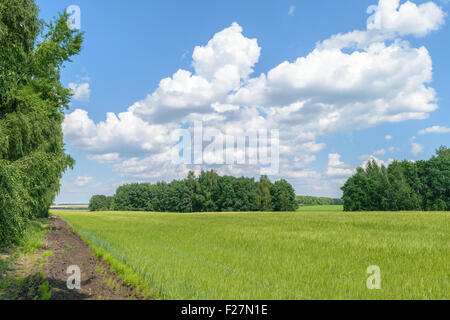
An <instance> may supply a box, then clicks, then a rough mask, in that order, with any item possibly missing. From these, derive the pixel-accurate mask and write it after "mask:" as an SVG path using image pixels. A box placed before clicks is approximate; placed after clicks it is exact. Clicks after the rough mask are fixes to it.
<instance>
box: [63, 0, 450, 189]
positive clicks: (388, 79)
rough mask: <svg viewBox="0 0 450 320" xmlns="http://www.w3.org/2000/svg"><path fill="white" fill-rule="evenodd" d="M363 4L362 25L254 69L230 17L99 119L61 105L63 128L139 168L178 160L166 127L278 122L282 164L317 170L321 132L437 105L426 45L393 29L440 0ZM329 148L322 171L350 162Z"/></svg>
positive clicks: (437, 16) (345, 170)
mask: <svg viewBox="0 0 450 320" xmlns="http://www.w3.org/2000/svg"><path fill="white" fill-rule="evenodd" d="M369 13H370V14H371V16H370V17H369V19H368V22H367V28H366V30H354V31H352V32H349V33H344V34H337V35H333V36H331V37H330V38H328V39H325V40H323V41H321V42H318V43H317V45H316V46H315V48H314V49H313V50H312V51H311V52H310V53H309V54H307V55H306V56H304V57H298V58H297V59H295V60H293V61H284V62H281V63H280V64H278V65H276V66H274V67H273V68H272V69H270V70H268V71H267V72H266V73H262V74H259V75H253V70H254V67H255V65H256V63H257V62H258V61H259V57H260V53H261V48H260V47H259V45H258V41H257V39H254V38H251V37H247V36H246V35H244V30H243V28H242V27H241V26H240V25H239V24H238V23H236V22H235V23H232V24H231V26H230V27H228V28H226V29H224V30H222V31H219V32H217V33H216V34H215V35H214V36H213V37H212V39H210V40H209V41H208V42H207V43H206V44H204V45H202V46H196V47H195V48H194V50H193V54H192V66H193V70H183V69H180V70H178V71H177V72H175V73H174V74H173V75H172V76H170V77H167V78H165V79H162V80H161V81H160V83H159V86H158V88H157V89H156V90H154V91H153V92H151V93H149V94H148V95H147V97H145V98H144V99H142V100H140V101H137V102H135V103H134V104H133V105H132V106H130V107H129V108H128V110H127V111H125V112H123V113H119V114H118V115H115V114H113V113H108V114H107V115H106V120H105V121H101V122H99V123H94V121H92V120H91V119H90V118H89V116H88V114H87V112H86V111H83V110H75V111H74V112H73V113H71V114H69V115H67V116H66V119H65V121H64V125H63V129H64V134H65V138H66V140H67V141H68V143H69V144H70V145H72V146H74V147H76V148H78V149H80V150H82V151H85V152H87V153H88V154H89V157H90V158H91V159H95V160H97V161H103V162H105V161H110V162H117V163H116V164H115V165H114V168H115V169H116V170H117V171H118V172H120V173H123V174H126V175H133V176H142V177H146V178H148V177H160V176H162V175H164V174H166V175H171V176H173V175H176V172H184V170H186V168H183V167H177V166H174V165H173V164H172V163H171V161H170V160H169V158H168V155H169V154H170V152H169V150H170V148H171V146H172V145H173V144H174V143H176V141H173V139H172V138H171V133H172V132H173V131H174V130H176V129H179V128H186V127H190V125H191V124H192V122H193V121H195V120H201V121H203V122H204V125H205V126H210V127H213V128H216V129H218V130H220V131H221V132H227V130H231V131H234V132H237V131H239V130H243V131H245V130H250V129H255V130H257V129H260V128H264V129H267V130H271V129H280V155H281V162H282V165H281V172H282V173H286V174H287V173H289V175H292V176H295V177H298V178H299V179H301V178H305V179H306V177H311V176H313V175H314V174H316V173H317V172H315V171H314V170H313V169H311V168H308V167H307V165H308V164H309V163H311V162H313V161H314V160H315V159H316V156H315V154H317V153H318V152H319V151H320V150H323V148H324V147H325V145H324V144H323V143H321V142H320V141H319V139H320V138H322V137H325V136H330V135H332V134H334V133H336V132H344V131H351V130H359V129H365V128H369V127H372V126H375V125H378V124H381V123H386V122H400V121H406V120H411V119H425V118H427V117H428V116H429V114H430V113H431V112H433V111H434V110H436V109H437V104H436V93H435V91H434V89H433V88H432V87H431V86H430V82H431V81H432V60H431V57H430V54H429V52H428V50H427V49H426V48H425V47H418V48H415V47H412V46H411V45H410V43H409V42H407V41H405V40H404V39H402V38H401V37H402V36H405V35H414V36H423V35H426V34H427V33H429V32H431V31H433V30H436V29H438V28H439V27H440V26H441V25H442V23H443V21H444V13H443V12H442V10H441V9H440V8H439V7H438V6H437V5H435V4H434V3H432V2H427V3H424V4H421V5H415V4H413V3H411V2H405V3H403V4H402V5H400V2H399V1H398V0H380V1H379V3H378V5H377V6H373V7H371V8H369ZM411 21H414V23H412V22H411ZM390 139H392V137H391V136H390V135H387V136H386V140H390ZM330 156H331V158H329V165H328V168H327V170H326V175H327V176H331V177H339V176H341V175H342V176H343V175H350V174H351V173H352V172H353V171H352V170H353V169H352V168H350V167H348V166H346V165H345V164H343V163H341V162H340V160H339V159H340V158H339V157H338V156H339V155H337V154H334V155H330ZM227 170H228V169H227ZM229 170H230V172H232V171H233V170H234V171H233V172H236V170H237V169H236V167H234V169H233V168H230V169H229ZM243 172H245V173H246V174H248V171H246V170H244V171H243ZM337 180H339V179H337Z"/></svg>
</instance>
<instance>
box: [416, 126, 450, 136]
mask: <svg viewBox="0 0 450 320" xmlns="http://www.w3.org/2000/svg"><path fill="white" fill-rule="evenodd" d="M449 132H450V128H447V127H441V126H433V127H430V128H426V129H423V130H420V131H419V134H427V133H449Z"/></svg>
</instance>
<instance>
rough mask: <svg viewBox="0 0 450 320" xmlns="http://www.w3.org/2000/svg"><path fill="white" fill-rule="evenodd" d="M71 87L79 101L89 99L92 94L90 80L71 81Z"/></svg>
mask: <svg viewBox="0 0 450 320" xmlns="http://www.w3.org/2000/svg"><path fill="white" fill-rule="evenodd" d="M69 89H70V91H71V92H72V94H73V98H74V99H75V100H77V101H89V98H90V96H91V89H90V86H89V83H88V82H84V83H79V84H76V83H73V82H70V83H69Z"/></svg>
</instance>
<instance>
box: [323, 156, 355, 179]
mask: <svg viewBox="0 0 450 320" xmlns="http://www.w3.org/2000/svg"><path fill="white" fill-rule="evenodd" d="M340 159H341V156H340V155H339V154H338V153H332V154H329V155H328V168H327V172H326V173H327V175H328V176H332V177H344V176H351V175H352V174H353V173H354V172H355V170H353V169H351V168H350V167H349V166H348V165H346V164H345V163H344V162H342V161H341V160H340Z"/></svg>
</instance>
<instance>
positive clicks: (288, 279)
mask: <svg viewBox="0 0 450 320" xmlns="http://www.w3.org/2000/svg"><path fill="white" fill-rule="evenodd" d="M57 214H58V215H60V216H61V217H63V218H64V219H65V220H66V221H68V222H69V223H70V224H71V225H72V227H73V228H74V229H75V230H77V231H78V232H79V233H80V234H81V235H82V236H83V237H84V238H85V239H87V240H88V242H89V243H90V245H91V246H93V247H94V248H95V251H96V252H97V253H101V254H102V255H103V256H104V257H105V259H106V260H107V261H108V262H110V263H111V264H112V265H113V266H114V267H115V268H116V269H117V270H119V272H120V273H122V274H123V275H124V277H125V278H126V279H127V281H128V282H130V283H134V284H135V285H137V284H140V285H141V286H143V287H144V288H145V287H147V288H151V289H152V292H153V294H154V295H156V297H157V298H162V299H449V298H450V294H449V284H450V282H449V280H450V275H449V267H450V264H449V262H450V261H449V256H450V248H449V244H450V232H449V231H450V228H449V221H450V220H449V218H450V215H449V213H448V212H446V213H443V212H441V213H422V212H409V213H339V214H337V213H336V212H331V213H328V212H313V213H208V214H170V213H165V214H158V213H126V212H102V213H82V212H68V211H66V212H58V213H57ZM371 265H378V266H379V267H380V269H381V278H382V282H381V286H382V289H381V290H369V289H367V287H366V280H367V278H368V276H369V275H367V274H366V270H367V268H368V267H369V266H371Z"/></svg>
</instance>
